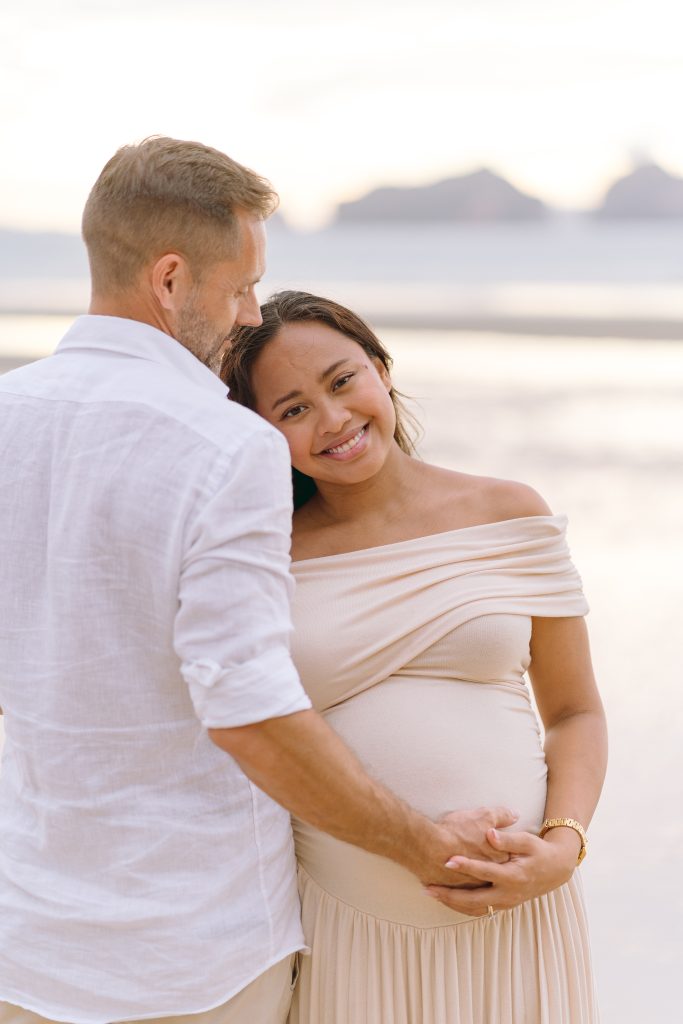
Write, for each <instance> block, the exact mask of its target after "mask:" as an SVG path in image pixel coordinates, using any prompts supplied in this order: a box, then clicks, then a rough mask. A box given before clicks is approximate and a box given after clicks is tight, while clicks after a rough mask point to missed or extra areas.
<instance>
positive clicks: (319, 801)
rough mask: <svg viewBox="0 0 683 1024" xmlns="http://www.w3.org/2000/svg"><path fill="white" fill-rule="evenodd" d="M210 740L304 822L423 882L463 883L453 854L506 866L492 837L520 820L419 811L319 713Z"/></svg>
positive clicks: (500, 810)
mask: <svg viewBox="0 0 683 1024" xmlns="http://www.w3.org/2000/svg"><path fill="white" fill-rule="evenodd" d="M209 735H210V736H211V739H212V740H213V741H214V743H216V744H217V745H218V746H219V747H221V748H222V749H223V750H225V751H226V752H227V753H229V754H230V755H231V756H232V757H234V759H235V760H236V761H237V762H238V764H239V765H240V767H241V768H242V770H243V771H244V773H245V775H247V776H248V777H249V778H250V779H251V780H252V782H254V783H255V784H256V785H257V786H258V787H259V788H260V789H262V790H263V791H264V792H265V793H268V795H269V796H271V797H272V798H273V799H274V800H277V802H278V803H279V804H281V805H282V806H283V807H286V808H287V810H289V811H291V812H292V814H295V815H296V816H297V817H299V818H301V819H302V820H303V821H306V822H308V823H309V824H311V825H313V826H315V827H316V828H319V829H320V830H321V831H324V832H328V833H329V834H330V835H332V836H335V838H337V839H342V840H344V841H345V842H347V843H352V844H353V845H354V846H360V847H361V848H362V849H365V850H368V851H369V852H371V853H376V854H379V855H380V856H383V857H388V858H389V859H390V860H394V861H396V862H397V863H398V864H402V865H403V866H404V867H406V868H407V869H408V870H409V871H412V872H413V873H414V874H415V875H417V876H418V878H420V879H421V880H422V881H424V882H440V883H441V884H443V885H449V884H450V885H454V884H455V885H463V884H469V883H470V882H473V881H474V880H473V879H469V878H467V877H463V876H462V874H459V875H458V877H457V878H455V877H454V875H453V873H452V872H451V871H450V870H449V869H446V868H445V867H444V865H445V863H446V861H447V860H448V859H449V858H450V857H451V856H452V855H453V854H454V853H461V854H463V855H469V856H479V857H482V858H484V859H487V860H498V861H501V862H502V861H505V860H507V859H508V855H507V853H499V852H498V851H496V850H493V849H492V847H491V846H490V844H489V843H488V841H487V839H486V833H487V830H488V829H490V828H506V827H508V826H510V825H512V824H513V823H514V822H515V820H516V817H517V816H516V815H515V814H513V813H512V812H510V811H509V810H508V809H507V808H504V807H478V808H474V809H461V810H457V811H453V812H451V813H450V814H448V815H446V816H445V817H444V818H443V819H442V820H440V821H439V822H433V821H430V819H429V818H427V817H425V816H424V815H423V814H420V812H419V811H416V810H414V809H413V808H412V807H410V806H408V804H406V803H404V802H403V801H402V800H401V799H399V797H397V796H395V795H394V794H393V793H391V792H390V791H389V790H388V789H386V788H385V787H384V786H382V785H381V784H380V783H378V782H375V781H374V780H373V779H371V778H370V777H369V776H368V775H367V774H366V772H365V770H364V769H363V767H362V765H361V764H360V762H359V761H358V759H357V758H356V757H355V755H354V754H353V753H352V752H351V751H350V750H349V749H348V747H347V746H346V745H345V744H344V743H343V742H342V740H341V739H340V738H339V737H338V736H337V734H336V733H335V732H334V731H333V730H332V729H331V728H330V727H329V726H328V725H327V723H326V722H325V721H324V719H322V718H321V717H320V715H318V714H317V713H316V712H315V711H299V712H297V713H296V714H293V715H287V716H284V717H282V718H271V719H268V720H267V721H264V722H258V723H256V724H254V725H248V726H243V727H242V728H235V729H210V730H209Z"/></svg>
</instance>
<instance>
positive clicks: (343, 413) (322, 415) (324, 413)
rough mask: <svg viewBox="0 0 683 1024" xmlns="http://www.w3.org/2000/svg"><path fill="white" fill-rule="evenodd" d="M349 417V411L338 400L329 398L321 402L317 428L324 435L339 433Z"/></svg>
mask: <svg viewBox="0 0 683 1024" xmlns="http://www.w3.org/2000/svg"><path fill="white" fill-rule="evenodd" d="M350 419H351V413H350V412H349V411H348V409H347V408H346V407H345V406H344V405H343V403H342V402H340V401H338V400H334V399H331V400H330V401H327V402H325V403H324V404H323V406H322V407H321V409H320V412H319V418H318V430H319V432H320V434H321V435H322V436H323V438H325V436H327V435H330V434H339V433H340V432H341V431H342V430H343V429H344V426H345V425H346V424H347V423H348V422H349V420H350Z"/></svg>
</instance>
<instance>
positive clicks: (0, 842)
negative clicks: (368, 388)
mask: <svg viewBox="0 0 683 1024" xmlns="http://www.w3.org/2000/svg"><path fill="white" fill-rule="evenodd" d="M226 394H227V392H226V388H225V386H224V385H223V384H222V383H221V381H220V380H219V379H218V378H217V377H216V376H215V375H214V374H213V373H211V372H210V371H209V370H208V369H207V368H206V367H205V366H204V365H203V364H202V363H200V362H199V360H197V359H195V357H194V356H193V355H192V354H191V353H190V352H189V351H187V350H186V349H185V348H183V347H182V346H181V345H180V344H179V343H178V342H176V341H175V340H174V339H172V338H170V337H168V336H167V335H165V334H163V333H162V332H161V331H158V330H156V329H155V328H153V327H151V326H149V325H147V324H143V323H138V322H136V321H131V320H124V319H119V318H116V317H100V316H84V317H80V318H79V319H78V320H76V322H75V324H74V325H73V327H72V328H71V330H70V331H69V332H68V333H67V335H66V337H65V338H64V339H63V341H62V342H61V343H60V345H59V347H58V348H57V350H56V352H55V354H54V355H52V356H50V357H49V358H47V359H44V360H41V361H40V362H37V363H34V364H32V365H30V366H25V367H22V368H21V369H19V370H15V371H13V372H11V373H8V374H6V375H5V376H3V377H0V573H1V574H2V576H1V579H2V585H1V586H0V707H2V708H3V710H4V714H5V733H6V739H5V748H4V754H3V761H2V774H1V776H0V1001H2V1000H5V1001H7V1002H10V1003H15V1004H18V1005H20V1006H23V1007H26V1008H28V1009H30V1010H33V1011H34V1012H37V1013H39V1014H42V1015H43V1016H46V1017H48V1018H51V1019H53V1020H60V1021H69V1022H73V1024H106V1022H109V1021H122V1020H126V1019H137V1018H144V1017H161V1016H172V1015H181V1014H189V1013H196V1012H200V1011H202V1010H206V1009H210V1008H212V1007H214V1006H217V1005H220V1004H221V1003H223V1002H224V1001H226V1000H228V999H229V998H230V997H231V996H232V995H234V994H235V993H236V992H238V991H239V990H240V989H242V988H243V987H244V986H245V985H247V984H248V983H249V982H250V981H252V980H253V979H254V978H255V977H256V976H257V975H259V974H260V973H261V972H262V971H264V970H266V969H267V968H268V967H269V966H270V965H272V964H274V963H276V962H277V961H279V960H280V959H282V958H283V957H285V956H287V955H289V954H291V953H292V952H294V951H295V950H297V949H300V948H302V946H303V934H302V931H301V925H300V921H299V904H298V898H297V893H296V883H295V862H294V853H293V844H292V837H291V830H290V822H289V815H288V814H287V813H286V811H284V810H283V809H282V808H281V807H279V806H278V805H277V804H276V803H274V802H273V801H272V800H271V799H270V798H269V797H267V796H266V795H265V794H264V793H263V792H262V791H260V790H259V789H258V788H256V787H255V786H253V785H252V784H251V783H250V782H249V780H248V779H247V778H246V776H245V775H244V774H243V773H242V772H241V771H240V769H239V767H238V766H237V764H236V763H235V762H234V761H233V759H232V758H231V757H229V756H228V755H227V754H225V753H224V752H223V751H221V750H219V749H218V748H217V747H216V746H215V745H214V744H213V743H212V742H211V740H210V739H209V737H208V735H207V728H209V727H220V726H226V727H229V726H239V725H244V724H247V723H251V722H257V721H261V720H264V719H267V718H271V717H277V716H281V715H287V714H290V713H292V712H295V711H300V710H303V709H306V708H308V707H310V702H309V700H308V698H307V697H306V695H305V693H304V691H303V689H302V687H301V684H300V682H299V679H298V676H297V673H296V670H295V669H294V666H293V664H292V662H291V659H290V655H289V634H290V618H289V596H290V594H289V592H290V588H291V586H292V583H291V579H290V577H289V571H288V570H289V533H290V514H291V476H290V468H289V458H288V454H287V449H286V444H285V442H284V440H283V438H282V437H281V436H280V435H279V434H278V433H277V431H275V430H273V429H272V428H271V427H270V426H269V425H268V424H267V423H265V421H263V420H261V419H260V418H259V417H257V416H256V415H255V414H254V413H252V412H249V411H248V410H246V409H243V408H241V407H240V406H238V405H236V404H235V403H232V402H229V401H227V399H226Z"/></svg>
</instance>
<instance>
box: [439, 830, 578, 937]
mask: <svg viewBox="0 0 683 1024" xmlns="http://www.w3.org/2000/svg"><path fill="white" fill-rule="evenodd" d="M556 831H558V832H559V831H564V830H560V829H557V830H556ZM487 838H488V842H489V843H490V845H491V847H492V848H493V849H495V850H496V851H497V852H499V853H506V854H507V855H508V856H509V860H507V861H506V862H505V863H503V864H501V863H494V862H493V861H492V860H491V859H486V860H482V859H475V858H470V857H461V856H456V857H453V858H452V859H451V860H450V861H449V862H448V863H449V869H450V870H452V871H453V873H454V875H455V877H458V878H459V877H464V878H465V879H467V881H468V883H469V882H471V880H472V878H475V879H478V880H479V883H478V888H476V889H474V888H472V887H469V888H468V890H467V891H463V890H462V889H460V888H451V887H449V886H447V885H446V886H444V885H430V886H428V888H427V891H428V892H429V894H430V895H431V896H433V897H434V898H435V899H437V900H439V902H441V903H443V904H445V906H447V907H450V908H451V909H452V910H457V911H459V913H461V914H469V915H471V916H472V917H480V916H482V915H484V914H486V913H487V911H488V908H489V907H493V909H494V910H509V909H510V908H511V907H516V906H518V905H519V904H520V903H525V902H526V901H527V900H530V899H534V898H535V897H536V896H543V895H544V894H545V893H547V892H551V891H552V890H553V889H557V888H559V886H561V885H564V883H565V882H567V881H569V879H570V878H571V876H572V874H573V873H574V868H575V867H576V860H577V855H578V844H577V841H576V837H575V836H573V835H571V836H569V835H568V836H553V838H552V840H550V841H548V840H547V839H539V838H538V836H535V835H532V834H531V833H530V832H499V831H497V830H496V829H491V830H490V831H489V832H488V835H487Z"/></svg>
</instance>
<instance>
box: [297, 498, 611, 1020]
mask: <svg viewBox="0 0 683 1024" xmlns="http://www.w3.org/2000/svg"><path fill="white" fill-rule="evenodd" d="M565 527H566V520H565V518H564V517H563V516H534V517H529V518H524V519H514V520H509V521H506V522H502V523H491V524H486V525H481V526H474V527H469V528H465V529H459V530H453V531H449V532H447V533H439V534H436V535H433V536H429V537H421V538H419V539H416V540H408V541H400V542H398V543H394V544H387V545H385V546H382V547H375V548H368V549H365V550H362V551H354V552H350V553H348V554H341V555H332V556H327V557H321V558H312V559H308V560H306V561H301V562H295V563H294V565H293V571H294V574H295V578H296V596H295V602H294V623H295V634H294V635H295V639H294V657H295V661H296V664H297V666H298V668H299V671H300V673H301V677H302V680H303V682H304V685H305V687H306V689H307V690H308V693H309V694H310V696H311V699H312V700H313V702H314V704H315V706H316V707H317V708H318V709H319V710H320V711H322V712H323V713H324V715H325V717H326V718H327V721H328V722H329V723H330V725H331V726H332V727H333V728H334V729H335V730H336V731H337V732H338V733H339V734H340V735H341V736H342V738H343V739H344V740H345V741H346V743H347V744H348V745H349V747H351V748H352V749H353V750H354V751H355V752H356V754H357V755H358V757H359V758H360V760H361V761H362V762H363V764H364V765H365V767H366V768H367V770H368V771H369V772H370V773H371V774H372V775H373V776H374V777H375V778H377V779H379V780H381V781H382V782H383V783H385V784H386V785H387V786H389V787H390V788H391V789H392V790H393V791H394V792H395V793H397V794H399V795H400V796H402V797H403V798H404V799H405V800H407V801H408V802H409V803H410V804H412V805H413V806H414V807H416V808H419V809H420V810H422V811H423V812H424V813H425V814H428V815H430V816H431V817H437V816H438V815H440V814H442V813H443V812H446V811H449V810H453V809H457V808H466V807H476V806H480V805H506V806H509V807H511V808H513V809H514V810H516V811H517V812H519V814H520V820H519V823H518V824H517V825H516V826H515V827H516V828H518V829H524V830H529V831H533V832H537V831H538V829H539V826H540V824H541V821H542V819H543V809H544V803H545V794H546V764H545V759H544V755H543V750H542V746H541V736H540V729H539V725H538V722H537V719H536V715H535V713H534V711H533V709H532V706H531V702H530V697H529V691H528V688H527V686H526V684H525V681H524V673H525V671H526V669H527V667H528V665H529V640H530V634H531V616H576V615H584V614H585V612H586V611H587V605H586V601H585V599H584V597H583V594H582V591H581V581H580V578H579V576H578V574H577V572H576V570H575V569H574V567H573V565H572V563H571V561H570V558H569V552H568V549H567V545H566V540H565ZM294 825H295V838H296V848H297V856H298V861H299V884H300V891H301V900H302V908H303V923H304V930H305V934H306V938H307V942H308V944H309V946H310V948H311V955H310V956H303V957H302V958H301V975H300V981H299V985H298V987H297V990H296V993H295V997H294V1004H293V1008H292V1012H291V1017H290V1020H291V1022H292V1024H593V1022H595V1021H596V1020H597V1010H596V1006H595V999H594V992H593V982H592V976H591V966H590V952H589V945H588V935H587V929H586V919H585V912H584V907H583V901H582V894H581V886H580V882H579V878H578V873H575V875H574V877H573V878H572V880H571V881H570V882H569V883H567V884H566V885H564V886H562V888H560V889H558V890H556V891H555V892H552V893H550V894H548V895H546V896H542V897H540V898H538V899H534V900H531V901H529V902H528V903H525V904H523V905H522V906H520V907H517V908H515V909H513V910H509V911H504V912H498V913H496V914H495V916H494V917H493V918H490V919H489V918H471V917H467V916H464V915H461V914H457V913H455V912H454V911H451V910H448V909H447V908H446V907H444V906H442V905H441V904H439V903H437V902H436V901H435V900H433V899H431V898H430V897H428V896H426V895H425V894H424V893H423V891H422V889H421V886H420V883H419V881H418V880H417V878H415V877H414V876H413V875H411V874H410V873H409V872H408V871H406V870H404V869H403V868H401V867H399V866H397V865H396V864H394V863H392V862H390V861H388V860H384V859H383V858H380V857H378V856H375V855H374V854H369V853H365V852H364V851H362V850H359V849H357V848H355V847H352V846H350V845H348V844H346V843H342V842H339V841H337V840H335V839H332V838H331V837H330V836H328V835H325V834H323V833H321V832H318V831H317V830H316V829H314V828H311V827H310V826H308V825H305V824H303V823H301V822H295V823H294Z"/></svg>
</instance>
